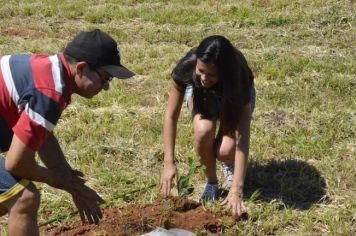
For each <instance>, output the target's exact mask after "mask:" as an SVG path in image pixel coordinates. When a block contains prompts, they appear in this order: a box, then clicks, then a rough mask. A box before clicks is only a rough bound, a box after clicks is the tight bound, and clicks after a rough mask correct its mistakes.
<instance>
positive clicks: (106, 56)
mask: <svg viewBox="0 0 356 236" xmlns="http://www.w3.org/2000/svg"><path fill="white" fill-rule="evenodd" d="M64 53H65V54H67V55H69V56H71V57H74V58H75V59H77V60H81V61H85V62H87V63H89V64H91V65H92V66H95V67H100V68H101V69H103V70H105V71H106V72H108V73H109V74H110V75H111V76H113V77H116V78H119V79H127V78H130V77H132V76H134V75H135V74H134V73H133V72H132V71H130V70H129V69H127V68H126V67H124V66H123V65H121V63H120V51H119V48H118V46H117V43H116V42H115V40H114V39H113V38H112V37H110V36H109V35H108V34H106V33H104V32H103V31H101V30H100V29H96V30H94V31H91V32H80V33H79V34H78V35H76V36H75V37H74V38H73V40H72V41H71V42H70V43H69V44H68V45H67V47H66V48H65V49H64Z"/></svg>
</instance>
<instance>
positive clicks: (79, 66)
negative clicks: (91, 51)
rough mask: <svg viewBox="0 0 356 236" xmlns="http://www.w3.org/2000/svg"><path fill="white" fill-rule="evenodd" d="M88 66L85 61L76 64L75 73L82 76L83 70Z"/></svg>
mask: <svg viewBox="0 0 356 236" xmlns="http://www.w3.org/2000/svg"><path fill="white" fill-rule="evenodd" d="M88 66H89V64H88V63H87V62H85V61H80V62H77V63H76V64H75V73H76V74H77V75H79V76H81V75H82V74H83V70H84V69H85V67H88Z"/></svg>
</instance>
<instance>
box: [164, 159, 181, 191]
mask: <svg viewBox="0 0 356 236" xmlns="http://www.w3.org/2000/svg"><path fill="white" fill-rule="evenodd" d="M173 179H175V182H177V180H178V171H177V166H176V165H175V164H169V165H164V169H163V173H162V176H161V194H162V195H163V197H167V196H169V194H170V192H171V189H172V181H173Z"/></svg>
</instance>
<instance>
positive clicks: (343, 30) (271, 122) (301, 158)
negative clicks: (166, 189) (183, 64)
mask: <svg viewBox="0 0 356 236" xmlns="http://www.w3.org/2000/svg"><path fill="white" fill-rule="evenodd" d="M355 12H356V9H355V2H354V1H353V0H298V1H287V0H255V1H254V0H246V1H240V0H222V1H213V0H208V1H197V0H190V1H185V0H172V1H167V0H161V1H159V0H152V1H143V0H137V1H134V0H127V1H121V0H120V1H114V0H111V1H109V0H97V1H89V0H86V1H85V0H80V1H68V0H66V1H57V0H53V1H50V0H46V1H38V0H24V1H5V0H0V20H1V24H0V55H6V54H19V53H57V52H60V51H61V50H63V48H64V47H65V45H66V43H67V42H68V41H69V40H70V39H71V38H72V37H73V36H74V35H75V34H76V33H77V32H79V31H81V30H90V29H94V28H101V29H102V30H104V31H106V32H108V33H109V34H111V35H112V36H113V37H114V38H115V39H117V40H118V41H119V44H120V47H121V52H122V53H121V54H122V58H123V59H122V60H123V64H124V65H127V66H128V67H129V68H130V69H132V70H133V71H135V72H136V74H137V75H136V76H135V77H134V78H132V79H129V80H125V81H119V80H115V81H113V82H112V84H111V88H110V90H109V91H107V92H103V93H101V94H99V95H98V96H97V97H95V98H93V99H91V100H85V99H82V98H80V97H78V96H74V97H73V99H72V104H71V105H70V106H69V107H68V108H67V109H66V110H65V112H64V113H63V116H62V119H61V120H60V122H59V124H58V126H57V127H56V129H55V133H56V135H57V137H59V140H60V143H61V145H62V148H63V150H64V152H65V154H66V156H67V158H68V160H69V163H70V164H71V165H72V166H73V167H75V168H77V169H80V170H82V171H83V172H84V173H85V174H86V178H87V179H88V184H89V185H90V186H91V187H93V188H94V189H96V190H97V191H98V192H99V193H100V195H101V196H102V197H103V198H104V199H106V201H107V203H106V207H120V206H125V205H127V204H129V203H136V204H142V205H145V204H149V203H152V202H154V200H155V199H156V197H157V196H158V195H159V189H158V185H159V178H160V172H161V170H162V159H163V142H162V124H163V114H164V110H165V106H166V101H167V97H168V91H169V87H170V84H171V81H170V72H171V70H172V69H173V67H174V65H175V64H176V62H177V61H178V59H179V58H181V57H182V56H183V55H184V54H185V52H186V51H187V50H188V49H190V48H191V47H193V46H196V45H197V44H198V43H199V42H200V40H202V39H203V38H204V37H206V36H208V35H212V34H221V35H224V36H226V37H227V38H229V39H230V40H231V41H232V42H233V44H234V45H235V46H236V47H238V48H239V49H240V50H241V51H242V52H243V53H244V54H245V55H246V58H247V60H248V62H249V64H250V65H251V68H252V70H253V72H254V74H255V84H256V90H257V101H256V109H255V114H254V119H253V121H252V130H251V153H250V159H249V166H248V173H247V179H246V184H245V185H246V186H245V192H246V196H245V197H246V202H247V204H248V207H249V209H250V211H249V218H248V219H246V220H243V221H239V222H237V223H236V224H235V225H234V226H232V227H230V228H229V229H228V230H227V231H226V232H225V233H224V234H225V235H355V234H356V226H355V225H356V200H355V199H356V155H355V144H356V138H355V129H356V125H355V124H356V113H355V112H356V89H355V87H356V65H355V56H356V47H355V46H356V44H355V42H356V31H355V23H356V14H355ZM178 126H179V128H178V137H177V142H176V143H177V145H176V154H177V161H178V163H179V164H178V167H179V172H180V173H181V174H185V173H186V172H187V171H188V168H189V163H188V159H189V158H197V157H196V156H195V153H194V149H193V143H192V125H191V121H190V116H189V114H187V112H185V109H182V115H181V117H180V120H179V124H178ZM0 135H1V134H0ZM0 138H1V137H0ZM219 176H220V177H222V173H220V172H219ZM191 181H192V184H193V186H194V188H195V189H194V192H193V194H192V195H191V198H192V199H197V198H198V196H199V194H200V192H201V190H202V187H203V185H204V181H205V179H204V175H203V173H202V172H201V171H200V172H198V173H197V174H195V175H194V176H193V177H192V179H191ZM36 185H37V186H38V188H39V189H40V190H41V193H42V203H41V208H40V212H39V221H40V222H41V223H43V222H46V221H48V220H50V219H58V220H57V221H55V222H53V223H52V224H53V225H69V224H71V222H72V218H71V217H69V216H68V217H64V218H60V216H63V214H65V213H70V212H73V211H74V210H75V208H74V206H73V204H72V202H71V199H70V197H69V195H68V194H66V193H64V192H62V191H59V190H54V189H51V188H49V187H47V186H45V185H42V184H39V183H38V184H36ZM146 186H154V187H151V188H146ZM140 189H141V190H140ZM135 190H137V191H135ZM139 190H140V191H139ZM211 207H212V208H213V210H218V209H216V208H217V206H211ZM0 235H7V229H6V217H2V218H0Z"/></svg>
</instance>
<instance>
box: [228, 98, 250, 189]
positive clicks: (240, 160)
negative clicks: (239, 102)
mask: <svg viewBox="0 0 356 236" xmlns="http://www.w3.org/2000/svg"><path fill="white" fill-rule="evenodd" d="M250 110H251V109H250V104H247V105H245V107H244V108H243V113H242V116H241V119H240V121H239V123H238V124H237V131H236V152H235V171H234V180H233V183H232V187H231V190H230V191H235V192H237V194H241V196H242V195H243V187H244V182H245V175H246V168H247V159H248V155H249V149H250V122H251V114H250Z"/></svg>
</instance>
